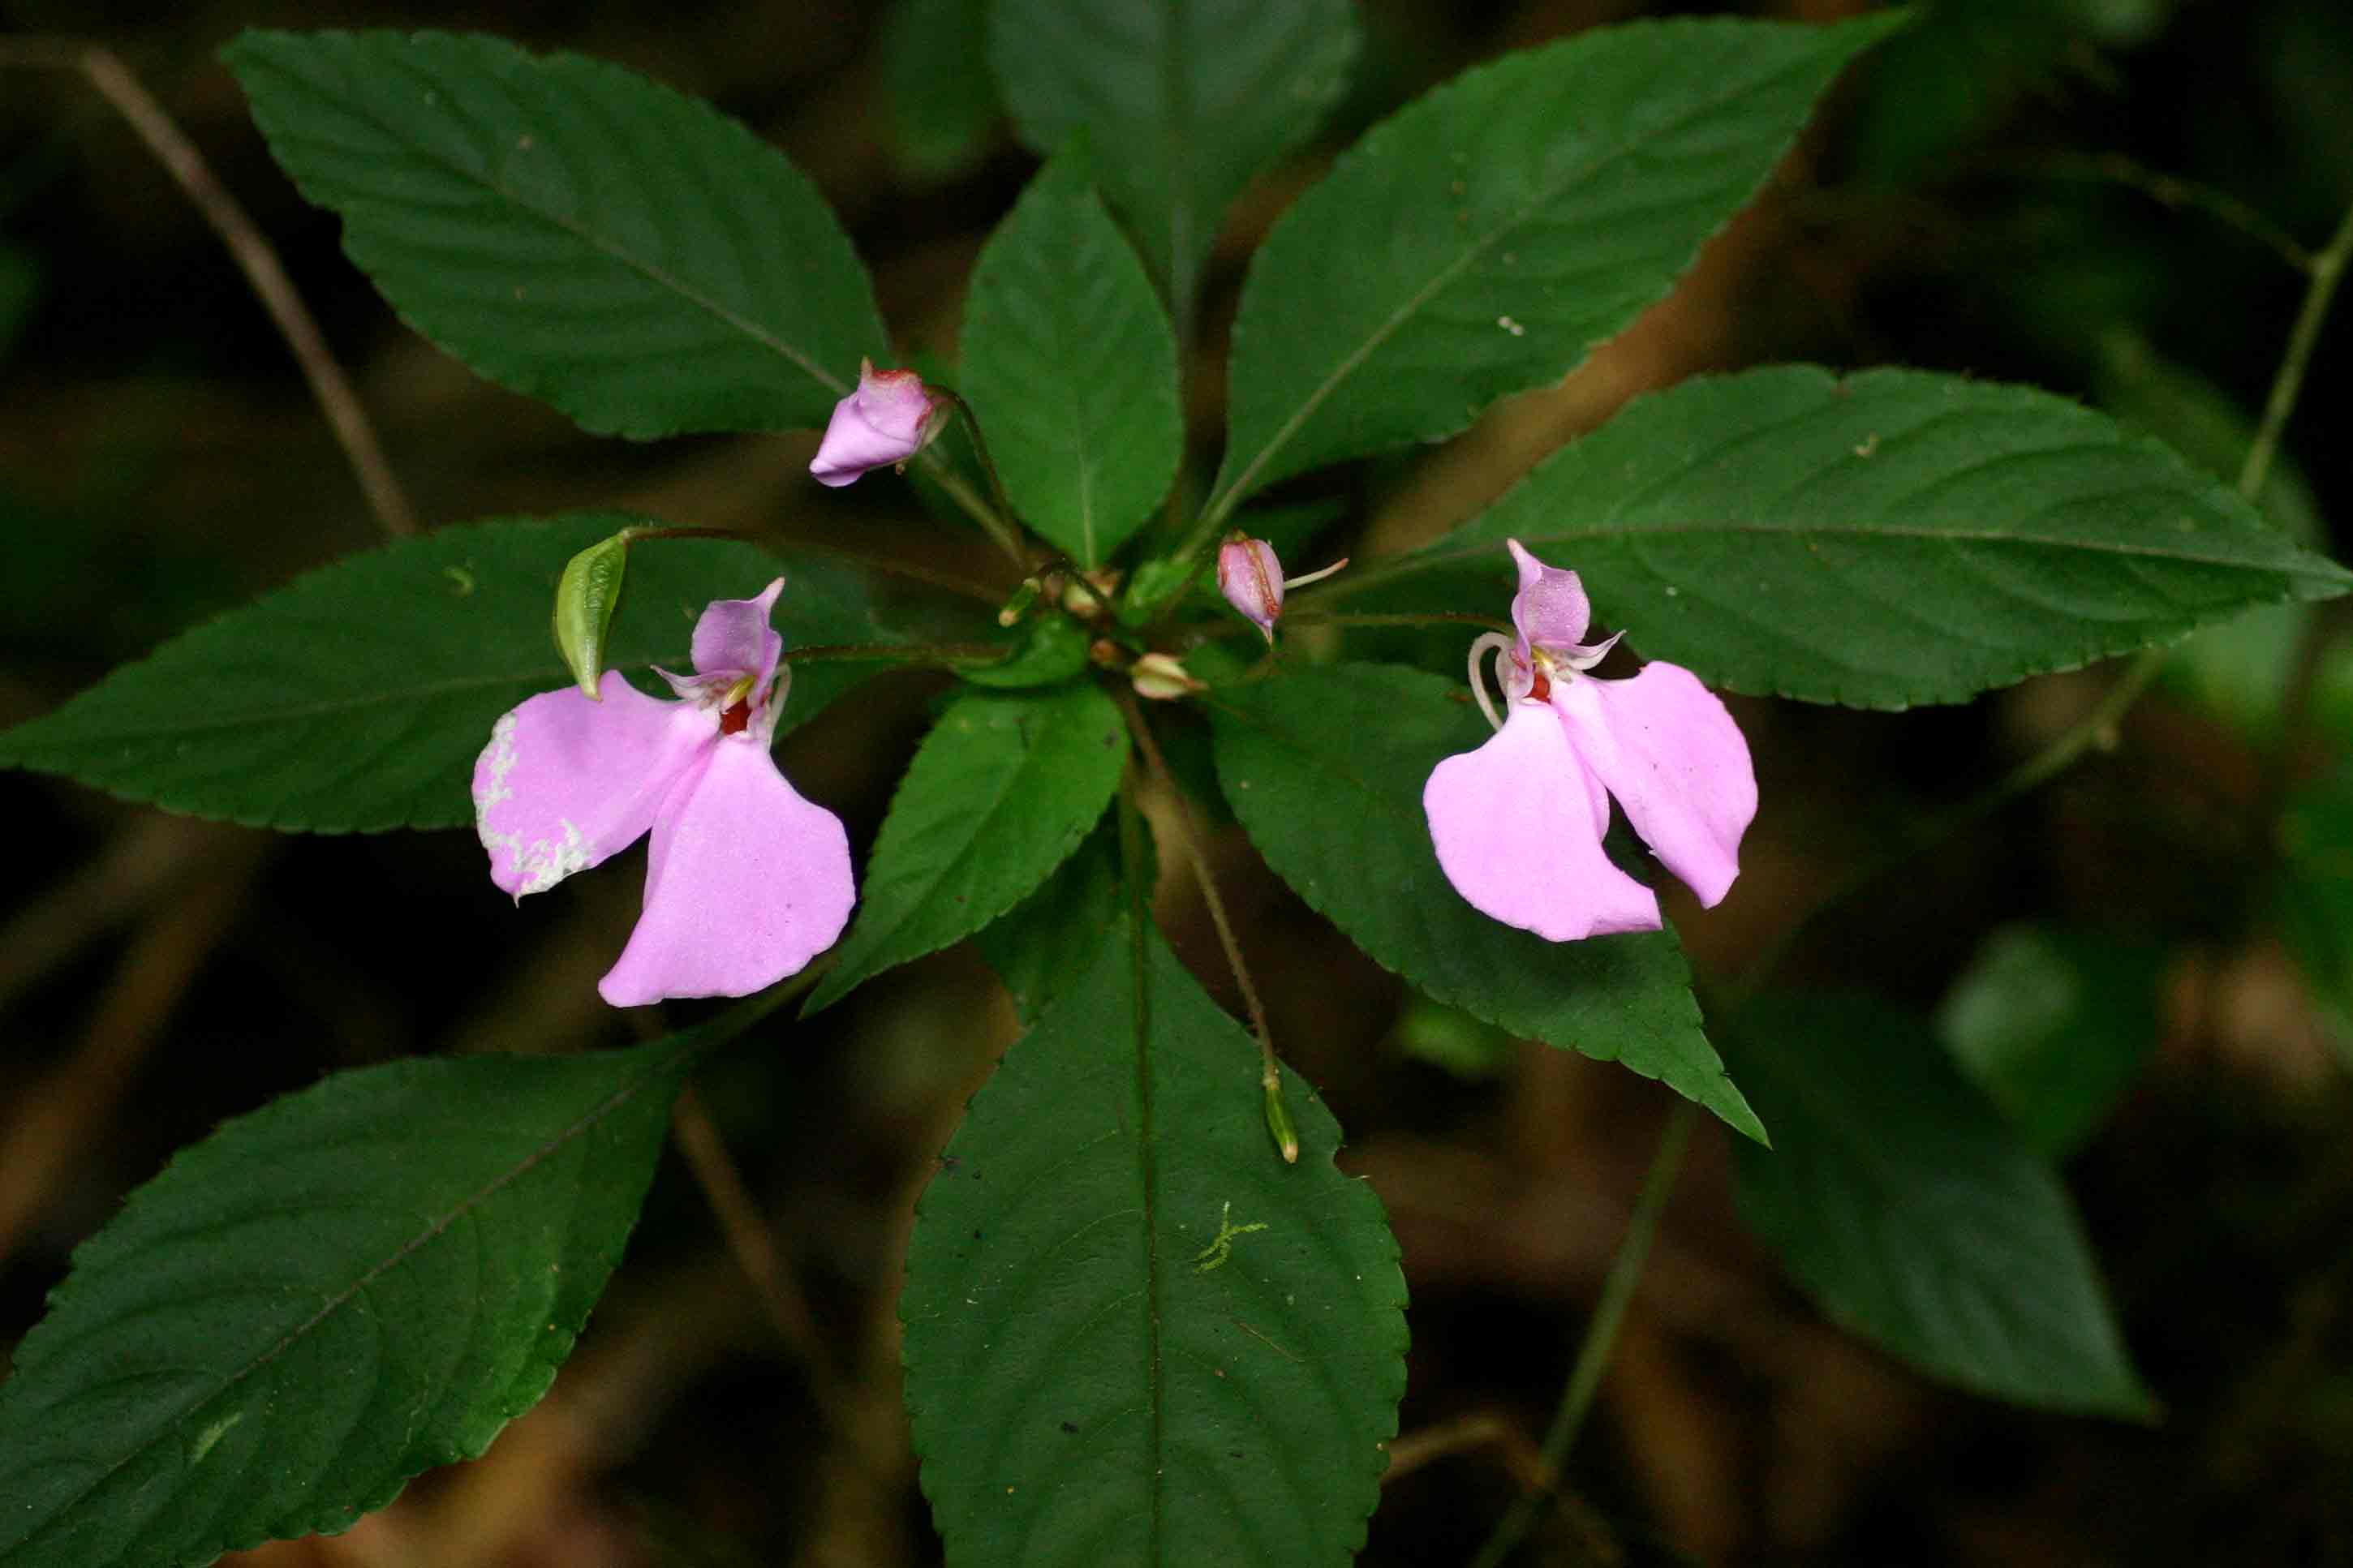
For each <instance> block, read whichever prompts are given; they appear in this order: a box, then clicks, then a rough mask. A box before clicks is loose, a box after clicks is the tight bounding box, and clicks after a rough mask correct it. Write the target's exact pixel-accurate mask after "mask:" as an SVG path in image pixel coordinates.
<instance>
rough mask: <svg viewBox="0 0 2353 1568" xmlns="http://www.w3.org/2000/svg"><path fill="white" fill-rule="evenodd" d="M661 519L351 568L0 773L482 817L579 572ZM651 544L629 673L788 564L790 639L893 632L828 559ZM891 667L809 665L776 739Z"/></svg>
mask: <svg viewBox="0 0 2353 1568" xmlns="http://www.w3.org/2000/svg"><path fill="white" fill-rule="evenodd" d="M647 521H649V520H647V519H644V518H637V517H630V516H627V515H625V514H621V513H617V512H580V513H575V514H573V515H570V516H567V517H563V518H558V519H554V520H553V521H522V520H516V519H507V520H502V521H493V522H483V523H476V524H472V525H470V526H467V527H462V528H444V529H437V530H435V531H433V532H431V533H429V534H427V535H425V536H424V537H422V538H419V539H408V540H402V541H400V542H396V543H394V544H391V545H387V546H385V548H383V549H381V550H375V551H371V552H367V553H365V554H362V555H354V556H350V557H347V558H346V559H344V560H343V561H339V562H337V563H335V564H333V565H332V566H327V567H323V568H322V569H321V570H319V571H316V572H313V573H311V574H310V575H308V576H306V577H302V578H300V579H298V580H296V581H295V582H294V583H292V584H289V585H288V586H286V587H284V588H281V589H280V590H278V591H277V592H276V593H273V594H270V595H267V596H265V597H263V598H261V599H259V600H257V601H255V602H254V603H252V604H250V605H246V606H244V607H243V608H241V609H237V610H233V611H231V612H230V613H229V614H227V615H226V616H221V617H220V618H219V619H218V620H216V621H211V622H208V623H206V625H204V626H198V627H196V628H195V630H193V631H190V632H187V633H185V634H184V635H183V636H181V637H175V638H174V639H173V640H172V641H170V642H168V643H165V644H164V646H163V647H160V648H158V649H156V650H155V651H154V652H153V654H150V655H149V656H148V657H147V658H144V659H142V660H141V661H139V662H138V663H135V664H127V665H124V666H122V667H121V668H119V669H117V670H115V671H114V672H113V673H112V674H111V675H109V676H108V677H107V678H106V679H104V680H101V681H100V682H99V683H98V684H97V685H96V686H93V687H91V688H90V689H88V690H86V691H83V692H81V693H80V694H79V695H78V696H76V697H75V698H74V699H73V700H70V701H69V702H67V703H66V704H65V705H64V706H63V707H61V708H58V710H55V711H54V712H51V713H47V714H45V715H43V716H42V717H41V718H38V719H36V720H34V721H31V722H30V723H26V724H19V725H17V726H16V728H15V729H13V730H10V731H6V732H5V733H0V765H13V766H17V767H28V768H37V769H39V770H41V771H43V772H45V773H63V774H65V775H67V776H68V777H70V778H75V779H79V780H80V781H81V782H82V783H84V784H93V785H95V786H97V787H98V788H100V789H103V790H107V791H109V792H111V793H112V794H114V795H121V796H122V797H123V798H125V799H128V800H138V801H152V802H153V803H154V804H156V805H161V806H163V807H164V808H165V809H166V810H170V811H179V812H186V813H188V814H190V815H192V816H209V817H215V818H218V819H222V820H226V821H231V822H242V823H245V824H248V825H249V826H257V827H277V828H285V829H292V830H301V831H311V832H321V833H350V832H375V831H380V830H382V829H385V828H391V827H456V826H464V825H466V824H470V823H471V822H472V821H473V820H474V808H473V802H472V797H471V795H470V781H471V779H472V777H473V768H474V759H475V758H476V757H477V756H478V755H480V752H481V750H482V747H483V746H484V745H485V744H487V743H488V742H489V740H490V734H491V724H492V723H493V722H495V721H497V719H498V717H499V715H500V714H501V713H503V712H505V711H506V710H508V709H510V708H512V707H513V706H514V705H515V704H516V703H518V702H521V701H522V700H523V699H524V698H526V697H530V696H533V695H534V694H536V693H538V692H542V691H550V690H554V689H558V688H560V687H565V686H569V685H571V684H572V676H571V672H570V671H569V670H567V669H566V668H565V663H564V658H563V656H562V655H561V654H560V653H558V652H557V651H556V647H555V644H554V641H553V640H552V639H551V638H550V637H549V636H548V629H547V622H548V607H549V605H551V604H552V603H553V598H554V592H555V584H556V580H557V577H558V574H561V573H562V571H563V570H564V564H565V562H566V561H567V560H569V559H570V558H571V557H572V556H573V555H574V554H575V553H576V552H579V551H581V550H584V549H586V548H587V547H588V546H589V545H591V544H594V543H596V542H597V541H598V540H600V539H603V538H605V537H606V536H607V535H609V534H611V533H613V532H615V531H617V530H619V529H621V528H623V527H626V526H628V525H630V524H633V523H645V522H647ZM635 553H636V559H635V560H634V561H633V562H632V563H631V564H630V568H629V587H628V594H627V595H625V596H624V600H623V605H622V609H621V612H620V616H619V617H618V618H617V620H616V621H615V622H614V626H613V633H612V637H611V638H610V640H609V641H608V643H607V648H606V654H607V662H608V663H609V664H611V665H614V666H617V667H633V666H644V665H648V664H652V663H663V664H667V665H669V666H670V667H671V668H683V667H684V664H685V659H686V652H687V642H688V639H689V637H690V636H691V633H692V631H693V628H694V617H695V616H697V615H699V614H700V613H701V612H702V606H703V605H705V604H706V603H708V602H709V601H711V600H712V599H720V598H746V597H749V596H750V595H754V594H756V593H758V592H759V591H760V589H761V588H762V587H763V586H764V585H765V584H766V583H767V582H768V580H769V579H770V578H772V577H774V576H776V575H777V574H779V573H781V574H783V575H784V577H785V595H784V599H783V601H782V603H781V604H780V605H779V606H778V609H777V621H778V624H779V626H780V627H781V628H782V629H783V630H784V631H785V633H786V647H787V649H789V648H791V647H797V646H806V645H809V644H816V643H828V644H830V643H849V642H873V641H883V640H896V639H897V634H895V633H893V632H892V631H891V630H889V629H887V628H886V626H885V625H884V623H883V614H884V612H883V610H882V609H881V608H880V607H878V602H877V598H876V595H875V594H874V592H873V591H872V590H871V588H870V587H869V586H868V584H867V583H866V581H865V578H864V575H863V574H861V573H860V572H858V571H855V570H853V569H851V568H849V567H847V566H843V565H840V564H839V563H835V562H833V561H830V560H828V559H825V558H823V557H819V556H811V557H807V558H806V559H794V560H789V561H779V560H777V559H776V558H775V557H772V556H770V555H768V554H766V553H765V552H762V551H758V550H754V548H752V547H751V546H750V545H748V544H737V543H733V542H725V541H706V540H678V541H670V540H665V541H661V542H654V543H640V544H639V545H638V547H637V550H636V552H635ZM916 602H917V603H918V604H923V603H926V602H925V601H922V600H920V599H918V600H917V601H916ZM891 613H892V615H893V616H897V615H901V614H910V613H913V612H909V611H906V610H905V609H903V607H902V606H900V605H893V606H892V612H891ZM877 668H878V667H877V666H875V665H873V664H871V663H851V662H847V661H845V662H842V663H827V664H812V665H807V666H804V667H800V668H797V669H796V670H795V672H794V678H793V687H792V690H791V692H790V694H789V697H788V700H787V702H786V710H785V715H784V721H783V723H782V724H781V725H780V726H779V729H780V730H783V729H789V728H791V727H792V726H794V725H796V724H798V723H800V722H803V721H806V720H807V719H808V718H809V717H811V716H812V715H814V714H815V713H817V712H818V710H821V709H822V708H823V707H824V706H825V704H826V703H827V702H828V701H830V700H832V699H833V698H834V697H836V696H838V695H839V694H840V693H841V692H842V691H844V690H846V689H849V687H850V686H851V685H853V684H855V683H856V682H858V681H860V680H863V679H868V678H869V677H871V675H872V674H874V673H875V671H876V669H877Z"/></svg>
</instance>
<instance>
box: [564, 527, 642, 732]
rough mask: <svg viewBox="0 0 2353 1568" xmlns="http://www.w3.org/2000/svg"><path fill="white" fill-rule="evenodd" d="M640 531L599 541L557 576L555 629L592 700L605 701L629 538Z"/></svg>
mask: <svg viewBox="0 0 2353 1568" xmlns="http://www.w3.org/2000/svg"><path fill="white" fill-rule="evenodd" d="M639 531H640V530H638V529H635V528H625V529H623V530H621V531H620V532H618V533H617V534H614V535H613V536H612V537H611V538H610V539H604V540H599V541H598V542H596V543H594V544H592V545H590V546H589V547H588V548H587V549H586V550H584V551H582V552H580V553H579V554H577V555H575V556H574V557H573V558H572V559H571V560H569V561H567V562H565V563H564V575H563V576H562V577H560V578H558V579H557V580H556V584H555V610H554V614H553V615H552V616H550V617H549V629H550V630H551V631H553V632H554V634H555V649H556V651H557V652H558V653H561V654H562V655H563V656H564V662H565V666H566V667H567V668H570V669H571V671H572V679H573V680H574V681H575V682H576V683H577V684H578V686H579V688H580V690H581V692H582V694H583V695H585V696H586V698H587V699H588V700H590V701H591V702H596V701H600V700H602V693H600V692H599V691H598V690H597V689H596V687H597V682H598V680H599V679H602V678H603V676H604V673H605V635H606V633H607V632H609V631H611V630H612V629H613V612H614V611H615V610H616V609H617V608H619V607H620V603H621V574H622V573H623V572H624V571H625V570H626V569H627V568H628V564H629V541H630V540H632V539H634V538H636V537H637V536H638V533H639Z"/></svg>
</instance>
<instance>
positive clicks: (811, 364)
mask: <svg viewBox="0 0 2353 1568" xmlns="http://www.w3.org/2000/svg"><path fill="white" fill-rule="evenodd" d="M560 58H565V57H562V56H551V57H539V56H533V57H531V65H532V68H533V70H534V71H535V72H540V73H545V72H546V71H547V70H548V66H549V62H550V60H552V59H560ZM281 69H283V67H282V66H281ZM287 74H288V75H290V76H292V75H294V74H295V73H293V72H292V71H291V70H288V71H287ZM296 79H298V80H301V81H302V82H303V84H304V85H305V86H306V87H309V88H310V89H311V90H312V91H314V92H319V91H324V90H325V89H322V87H320V85H319V84H318V83H316V82H313V81H311V80H310V79H308V78H304V77H297V78H296ZM654 85H655V86H656V87H657V88H658V89H659V87H660V84H659V83H655V84H654ZM338 106H339V107H340V108H343V109H344V110H350V111H353V112H356V113H357V114H358V115H359V117H360V118H362V119H364V120H365V121H367V122H368V123H369V124H371V125H373V126H375V128H376V130H377V131H378V132H382V133H384V134H385V136H386V138H387V139H388V140H389V141H391V142H392V143H393V144H394V145H395V146H397V147H400V148H403V149H405V150H406V152H407V153H409V154H410V156H412V157H414V158H416V159H417V161H418V162H420V163H426V164H428V165H430V166H433V167H436V168H438V169H441V170H443V171H444V172H446V173H448V174H452V175H455V176H457V177H458V178H459V180H461V181H470V182H471V183H472V184H475V185H477V186H479V187H480V188H481V189H482V190H485V191H488V192H490V193H491V194H492V195H497V196H499V197H501V199H503V200H504V201H505V202H506V203H507V204H508V205H511V206H512V207H513V208H515V209H516V210H518V211H520V212H523V213H527V214H529V215H531V216H533V217H536V218H538V219H540V220H541V221H542V222H543V223H545V224H547V225H548V226H550V227H552V228H554V229H557V230H560V231H562V232H563V233H565V234H568V235H570V236H572V237H574V238H575V239H577V240H579V241H580V242H581V243H583V244H584V245H586V246H587V247H589V248H590V249H592V250H596V251H599V252H602V253H603V254H604V255H606V256H607V257H609V258H611V259H613V260H614V261H616V262H618V263H620V264H621V265H622V266H624V267H627V268H630V269H631V270H633V271H635V272H637V273H638V275H639V276H641V277H643V278H644V279H647V280H648V281H649V282H652V283H655V284H658V285H659V286H660V287H662V288H664V289H669V290H670V292H671V293H673V294H676V295H677V296H678V297H679V298H680V299H681V300H685V301H686V302H687V303H689V304H691V305H693V306H696V307H698V308H700V309H701V310H704V311H706V312H708V313H709V314H710V315H712V317H714V318H716V319H717V320H719V321H722V322H723V323H725V324H726V325H727V326H730V327H732V328H733V329H734V330H735V331H738V332H740V333H741V334H743V335H744V337H746V338H749V339H750V340H752V341H753V342H756V343H758V344H760V345H761V346H762V347H763V348H766V349H769V350H771V351H772V352H774V353H776V354H778V355H780V356H782V357H783V358H784V359H786V361H788V362H789V363H791V364H792V365H793V366H794V367H795V368H796V369H797V370H799V371H800V372H801V373H802V374H805V375H807V376H808V377H809V378H810V379H811V380H812V381H815V382H816V383H817V384H818V385H820V386H822V387H824V388H825V389H826V390H827V391H828V392H830V393H832V394H833V395H836V396H837V397H846V396H848V395H849V384H847V383H845V382H843V381H842V380H840V379H839V377H837V376H835V375H834V374H832V373H831V372H829V371H828V370H826V369H825V368H824V367H823V366H822V365H820V364H818V363H816V362H815V361H814V360H813V359H811V358H809V357H808V356H807V354H805V353H802V352H801V351H800V350H799V349H797V348H796V347H794V346H793V345H792V344H791V343H788V342H785V341H784V340H783V339H782V338H779V337H777V336H776V334H775V333H773V332H771V331H768V330H767V329H765V328H764V327H762V326H760V325H759V324H758V323H757V322H754V321H751V320H749V319H747V318H746V317H744V316H742V315H740V314H738V313H737V312H736V311H734V310H731V309H730V308H728V307H727V306H725V305H723V304H721V303H720V302H719V301H718V300H713V299H712V298H710V297H709V296H707V295H705V294H702V293H701V292H699V291H698V290H696V289H691V288H689V287H688V286H687V285H686V284H685V283H684V282H682V281H681V280H680V279H677V278H675V277H673V276H672V275H671V274H670V273H669V272H668V271H666V270H664V269H663V268H659V267H657V266H656V265H654V264H653V263H652V262H650V261H646V260H643V259H640V258H638V257H637V256H636V255H634V254H633V253H631V252H629V251H628V250H626V249H623V248H622V247H620V246H619V245H617V244H615V243H612V242H610V241H608V240H607V239H606V238H605V237H602V236H601V235H598V234H597V233H596V232H595V231H594V230H591V229H589V228H587V227H586V226H584V225H582V224H580V223H578V222H576V221H575V220H573V219H571V218H569V217H566V216H561V215H559V214H557V213H554V212H552V211H550V210H549V209H547V208H545V207H543V206H540V205H537V204H535V203H533V202H530V201H526V200H525V199H524V198H523V197H522V196H521V195H518V194H517V193H516V192H515V191H514V190H513V189H512V188H511V187H509V186H508V185H506V184H502V183H501V182H500V181H499V180H498V179H496V178H495V177H494V176H492V175H491V174H490V173H489V172H488V171H487V170H483V169H473V168H468V167H466V166H465V165H464V164H462V163H456V162H453V161H452V160H450V159H449V158H448V157H446V156H443V155H441V154H440V153H438V152H435V151H433V150H431V149H428V148H427V147H425V146H423V145H421V144H419V143H417V142H414V141H412V140H410V139H408V138H407V137H406V136H405V135H403V134H402V133H401V132H400V131H399V129H398V128H396V127H394V126H391V125H389V124H387V123H386V122H385V120H384V119H383V118H382V117H381V116H380V115H378V114H376V113H375V111H374V105H373V104H372V103H369V102H368V101H367V100H364V99H361V100H356V101H353V100H340V101H339V105H338ZM694 107H695V108H696V109H697V110H700V111H702V112H706V113H710V114H712V115H717V110H711V109H710V108H709V107H708V106H707V105H703V104H701V103H699V102H697V103H695V104H694ZM718 118H719V119H720V120H721V121H722V123H723V124H725V123H726V121H725V117H724V116H718ZM744 135H745V137H746V138H747V139H748V140H749V141H751V142H753V143H754V145H756V146H758V147H759V148H760V149H761V150H762V151H764V152H765V153H771V154H773V155H775V156H776V157H779V158H781V157H783V156H784V154H783V153H781V152H779V151H778V150H777V149H776V147H774V146H772V145H770V144H769V143H767V142H762V141H761V140H760V139H759V138H758V137H756V136H753V135H751V133H750V132H748V131H746V132H744ZM306 140H307V138H306ZM301 183H302V184H306V185H307V184H308V182H307V181H303V182H301ZM326 205H330V206H334V207H335V208H336V210H338V211H345V209H344V208H343V206H342V205H341V204H337V203H332V202H330V203H328V204H326ZM345 221H346V222H347V223H349V222H350V221H351V215H350V214H349V213H348V212H346V216H345Z"/></svg>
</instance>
